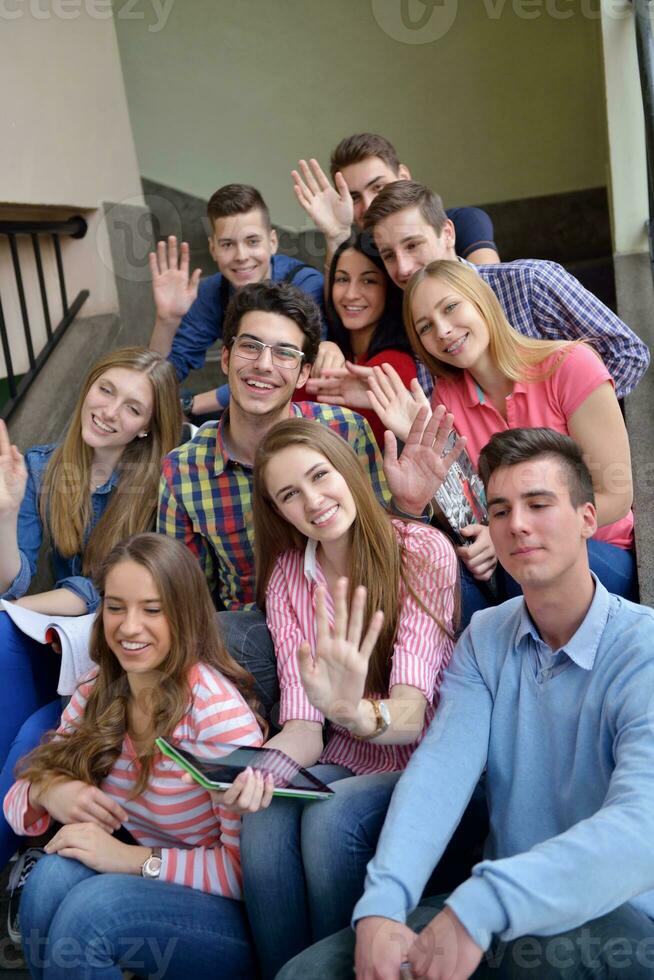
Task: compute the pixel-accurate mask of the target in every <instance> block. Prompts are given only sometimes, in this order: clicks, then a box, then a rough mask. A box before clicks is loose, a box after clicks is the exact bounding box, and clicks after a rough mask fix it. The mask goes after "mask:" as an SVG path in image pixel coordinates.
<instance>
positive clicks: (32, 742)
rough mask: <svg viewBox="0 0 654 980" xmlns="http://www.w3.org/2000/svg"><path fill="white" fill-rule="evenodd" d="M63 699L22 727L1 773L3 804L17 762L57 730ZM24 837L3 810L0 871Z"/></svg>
mask: <svg viewBox="0 0 654 980" xmlns="http://www.w3.org/2000/svg"><path fill="white" fill-rule="evenodd" d="M61 710H62V709H61V699H60V698H56V699H55V700H54V701H51V702H50V703H49V704H46V705H45V706H44V707H43V708H39V710H38V711H35V712H34V714H33V715H30V717H29V718H28V719H27V721H26V722H25V723H24V724H23V725H22V726H21V728H20V731H19V732H18V734H17V735H16V738H15V739H14V741H13V743H12V745H11V746H10V748H9V752H8V753H7V758H6V759H5V763H4V765H3V766H2V770H1V771H0V801H2V800H4V798H5V796H6V795H7V793H8V792H9V789H10V788H11V786H12V785H13V783H14V779H15V778H16V777H15V775H14V770H15V768H16V763H17V762H18V760H19V759H22V758H23V756H25V755H27V753H28V752H31V751H32V749H35V748H36V746H37V745H38V744H39V742H40V741H41V738H42V737H43V735H44V734H45V732H47V731H48V730H49V729H51V728H56V727H57V725H58V724H59V718H60V717H61ZM20 840H21V838H20V837H18V836H17V835H16V834H15V833H14V832H13V830H12V829H11V827H10V826H9V824H8V823H7V821H6V820H5V816H4V813H2V811H0V869H2V868H4V866H5V865H6V863H7V861H8V860H9V858H10V857H11V855H12V854H13V853H14V851H15V850H16V848H17V847H18V844H19V843H20Z"/></svg>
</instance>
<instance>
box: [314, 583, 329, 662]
mask: <svg viewBox="0 0 654 980" xmlns="http://www.w3.org/2000/svg"><path fill="white" fill-rule="evenodd" d="M328 638H329V619H328V617H327V602H326V600H325V589H324V587H323V586H322V585H319V586H318V588H317V589H316V648H319V647H320V646H321V644H322V643H324V642H325V641H326V640H327V639H328Z"/></svg>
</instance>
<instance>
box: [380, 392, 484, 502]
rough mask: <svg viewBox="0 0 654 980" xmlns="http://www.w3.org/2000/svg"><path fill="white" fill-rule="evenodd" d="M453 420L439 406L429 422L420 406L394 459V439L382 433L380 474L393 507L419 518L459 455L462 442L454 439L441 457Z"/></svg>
mask: <svg viewBox="0 0 654 980" xmlns="http://www.w3.org/2000/svg"><path fill="white" fill-rule="evenodd" d="M453 421H454V416H453V415H452V414H451V413H449V412H447V411H446V409H445V406H444V405H439V406H438V408H437V409H436V410H435V411H434V413H433V415H432V416H431V418H429V416H428V409H427V408H426V407H425V406H424V405H423V406H422V407H421V408H420V409H419V411H418V414H417V415H416V417H415V419H414V420H413V423H412V425H411V428H410V429H409V432H408V434H407V439H406V443H405V446H404V449H403V450H402V454H401V456H400V457H399V459H398V456H397V439H396V438H395V435H394V434H393V433H392V432H391V431H390V430H387V431H386V432H385V433H384V443H385V446H384V473H385V474H386V480H387V482H388V488H389V490H390V491H391V493H392V495H393V500H394V501H395V505H396V506H397V507H398V508H399V509H400V510H402V511H404V512H405V513H407V514H415V515H416V516H418V515H420V514H422V512H423V511H424V509H425V507H426V506H427V505H428V504H429V502H430V501H431V499H432V497H433V496H434V494H435V493H436V491H437V490H438V488H439V487H440V486H441V484H442V482H443V480H444V479H445V477H446V476H447V472H448V470H449V468H450V466H451V465H452V463H454V462H455V461H456V460H457V459H458V458H459V456H460V455H461V452H462V451H463V448H464V446H465V444H466V441H465V438H463V437H461V436H457V438H456V440H455V442H454V445H453V446H452V448H451V449H450V450H449V452H447V453H446V454H445V455H444V456H443V449H444V448H445V443H446V442H447V439H448V437H449V435H450V432H451V431H452V423H453Z"/></svg>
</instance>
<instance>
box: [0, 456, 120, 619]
mask: <svg viewBox="0 0 654 980" xmlns="http://www.w3.org/2000/svg"><path fill="white" fill-rule="evenodd" d="M54 449H55V445H54V444H53V445H49V446H34V448H33V449H30V450H29V451H28V452H27V453H26V454H25V465H26V466H27V485H26V487H25V496H24V497H23V502H22V504H21V505H20V512H19V514H18V550H19V552H20V570H19V572H18V575H17V576H16V578H15V579H14V581H13V582H12V583H11V585H10V586H9V588H8V589H7V591H6V592H5V593H4V594H3V595H2V597H1V598H3V599H19V598H20V596H22V595H25V593H26V592H27V590H28V589H29V587H30V582H31V581H32V576H33V575H34V573H35V571H36V562H37V559H38V556H39V551H40V549H41V541H42V539H43V524H42V522H41V514H40V512H39V491H40V489H41V483H42V481H43V474H44V473H45V469H46V467H47V465H48V463H49V462H50V457H51V456H52V453H53V451H54ZM117 482H118V474H117V473H115V472H114V473H112V474H111V476H110V477H109V479H108V480H107V482H106V483H104V484H103V485H102V486H101V487H98V488H97V489H96V490H94V492H93V493H92V494H91V511H92V513H91V523H90V525H89V527H88V528H87V530H86V534H85V538H88V536H89V534H90V533H91V531H92V530H93V528H94V527H95V525H96V524H97V523H98V521H99V520H100V518H101V517H102V515H103V513H104V511H105V509H106V507H107V505H108V503H109V501H110V500H111V491H112V490H113V489H114V487H115V486H116V483H117ZM51 555H52V566H53V571H54V577H55V580H56V584H55V588H56V589H62V588H65V589H69V590H70V591H71V592H74V593H75V595H78V596H79V597H80V599H82V600H83V601H84V602H85V603H86V610H87V612H94V611H95V609H97V607H98V604H99V602H100V596H99V594H98V591H97V589H96V588H95V586H94V584H93V582H92V581H91V579H89V578H86V577H85V576H83V575H82V574H81V572H82V556H81V555H74V556H73V557H72V558H64V557H63V555H60V554H59V552H58V551H57V550H56V548H52V549H51Z"/></svg>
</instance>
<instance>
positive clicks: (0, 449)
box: [0, 419, 11, 456]
mask: <svg viewBox="0 0 654 980" xmlns="http://www.w3.org/2000/svg"><path fill="white" fill-rule="evenodd" d="M10 450H11V442H10V441H9V432H8V431H7V426H6V425H5V423H4V422H3V420H2V419H0V456H7V455H8V454H9V452H10Z"/></svg>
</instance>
